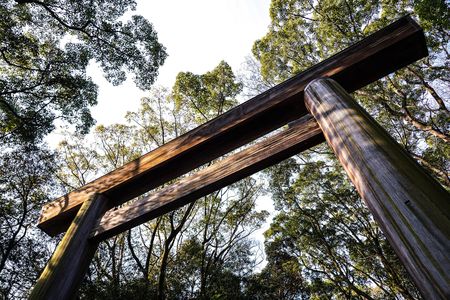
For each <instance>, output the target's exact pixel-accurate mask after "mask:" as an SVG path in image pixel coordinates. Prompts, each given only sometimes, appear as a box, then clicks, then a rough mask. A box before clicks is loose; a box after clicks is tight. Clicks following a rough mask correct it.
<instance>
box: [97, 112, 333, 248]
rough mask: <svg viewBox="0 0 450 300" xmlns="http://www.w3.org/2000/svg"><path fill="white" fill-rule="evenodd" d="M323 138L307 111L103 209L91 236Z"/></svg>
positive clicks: (129, 224)
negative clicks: (280, 128)
mask: <svg viewBox="0 0 450 300" xmlns="http://www.w3.org/2000/svg"><path fill="white" fill-rule="evenodd" d="M323 141H324V137H323V135H322V134H321V130H320V128H319V126H318V125H317V122H316V121H315V120H314V118H313V117H312V116H311V115H309V114H308V115H306V116H304V117H302V118H301V119H300V120H298V121H296V122H293V123H291V124H290V126H289V128H288V129H286V130H283V131H281V132H280V133H277V134H275V135H273V136H271V137H268V138H267V139H265V140H263V141H261V142H259V143H257V144H255V145H252V146H250V147H249V148H247V149H245V150H242V151H241V152H238V153H235V154H232V155H230V156H228V157H226V158H224V159H223V160H221V161H219V162H216V163H215V164H213V165H211V166H209V167H207V168H205V169H202V170H200V171H198V172H197V173H194V174H192V175H190V176H188V177H186V178H183V179H181V180H180V181H179V182H177V183H175V184H172V185H170V186H167V187H165V188H164V189H162V190H161V191H158V192H155V193H153V194H151V195H149V196H147V197H145V198H143V199H140V200H137V201H135V202H133V203H130V204H128V205H125V206H122V207H120V208H118V209H115V210H110V211H108V212H106V213H105V214H104V215H103V217H102V218H101V219H100V220H99V224H98V225H97V226H96V228H95V229H94V230H93V232H92V233H91V236H92V237H93V238H94V239H97V240H102V239H105V238H108V237H111V236H114V235H116V234H118V233H120V232H122V231H125V230H127V229H130V228H133V227H134V226H137V225H139V224H142V223H144V222H146V221H148V220H150V219H153V218H156V217H158V216H161V215H163V214H165V213H167V212H169V211H171V210H174V209H176V208H178V207H180V206H182V205H185V204H187V203H188V202H191V201H194V200H196V199H198V198H200V197H202V196H205V195H208V194H209V193H211V192H214V191H216V190H218V189H220V188H222V187H225V186H227V185H229V184H231V183H234V182H236V181H238V180H240V179H242V178H245V177H247V176H249V175H251V174H253V173H255V172H257V171H259V170H262V169H264V168H266V167H268V166H271V165H273V164H276V163H278V162H280V161H282V160H284V159H286V158H288V157H290V156H292V155H294V154H297V153H299V152H300V151H303V150H305V149H308V148H310V147H312V146H315V145H317V144H319V143H321V142H323Z"/></svg>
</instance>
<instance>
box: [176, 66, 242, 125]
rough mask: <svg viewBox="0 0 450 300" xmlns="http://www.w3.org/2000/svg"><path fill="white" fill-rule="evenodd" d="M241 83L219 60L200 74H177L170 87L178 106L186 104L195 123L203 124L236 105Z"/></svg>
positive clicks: (229, 68)
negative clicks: (207, 70)
mask: <svg viewBox="0 0 450 300" xmlns="http://www.w3.org/2000/svg"><path fill="white" fill-rule="evenodd" d="M241 90H242V84H241V83H239V82H237V81H236V77H235V75H234V74H233V71H232V70H231V67H230V66H229V65H228V64H227V63H226V62H224V61H221V62H220V63H219V65H218V66H217V67H216V68H214V70H212V71H210V72H207V73H205V74H203V75H196V74H193V73H191V72H186V73H184V72H180V73H179V74H178V75H177V79H176V82H175V85H174V87H173V96H174V99H175V103H176V105H177V106H178V107H180V106H183V105H187V106H189V107H190V109H191V110H192V111H193V112H194V114H195V118H196V120H197V122H198V123H203V122H205V121H207V120H210V119H212V118H213V117H216V116H218V115H220V114H221V113H223V112H224V111H227V110H228V109H230V108H231V107H232V106H234V105H236V103H237V101H236V96H237V95H238V94H239V92H241Z"/></svg>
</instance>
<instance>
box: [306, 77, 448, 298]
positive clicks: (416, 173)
mask: <svg viewBox="0 0 450 300" xmlns="http://www.w3.org/2000/svg"><path fill="white" fill-rule="evenodd" d="M305 103H306V107H307V108H308V109H309V110H310V111H311V113H312V115H313V116H314V117H315V118H316V120H317V121H318V123H319V125H320V127H321V128H322V131H323V133H324V135H325V138H326V140H327V142H328V144H330V145H331V147H332V148H333V150H334V152H335V154H336V156H337V157H338V159H339V161H340V162H341V164H342V165H343V167H344V169H345V170H346V172H347V174H348V175H349V177H350V179H351V180H352V182H353V183H354V185H355V187H356V189H357V190H358V192H359V194H360V195H361V197H362V198H363V199H364V201H365V202H366V204H367V206H368V207H369V209H370V211H371V212H372V214H373V215H374V217H375V220H376V221H377V222H378V224H379V225H380V226H381V228H382V229H383V232H384V233H385V235H386V236H387V238H388V240H389V241H390V243H391V245H392V246H393V248H394V249H395V251H396V252H397V254H398V256H399V257H400V259H401V260H402V262H403V263H404V265H405V266H406V269H407V270H408V272H409V274H410V275H411V277H412V278H413V280H414V281H415V283H416V284H417V286H418V287H419V289H420V290H421V292H422V293H423V296H424V298H425V299H450V286H449V284H450V194H449V193H448V192H447V191H446V190H445V189H444V188H443V187H442V186H441V185H440V184H439V183H438V182H437V181H435V180H434V179H433V178H432V177H431V176H429V175H428V174H427V173H426V172H425V171H424V170H423V169H422V167H421V166H419V165H418V164H417V163H416V162H415V161H414V160H413V159H411V157H410V156H409V155H408V153H407V152H406V151H405V150H404V149H403V148H402V147H401V146H400V145H399V144H397V143H396V142H395V141H394V140H393V139H392V137H390V136H389V134H388V133H387V132H386V131H385V130H384V129H383V128H382V127H381V126H380V125H378V124H377V123H376V121H375V120H374V119H372V118H371V117H370V116H369V115H368V114H367V113H366V112H365V111H364V109H363V108H361V107H360V106H359V105H358V104H357V103H356V102H355V101H354V100H353V99H352V98H351V96H350V95H349V94H348V93H347V92H346V91H345V90H344V89H343V88H342V87H340V86H339V84H338V83H336V82H335V81H333V80H331V79H317V80H315V81H313V82H312V83H310V84H309V85H308V87H307V88H306V90H305Z"/></svg>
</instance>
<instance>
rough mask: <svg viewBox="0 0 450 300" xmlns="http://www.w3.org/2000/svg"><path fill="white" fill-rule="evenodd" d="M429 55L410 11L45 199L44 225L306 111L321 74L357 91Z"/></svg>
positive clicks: (139, 188) (145, 187)
mask: <svg viewBox="0 0 450 300" xmlns="http://www.w3.org/2000/svg"><path fill="white" fill-rule="evenodd" d="M426 55H427V49H426V45H425V39H424V35H423V32H422V29H421V28H420V27H419V26H418V25H417V24H416V23H415V22H414V21H413V20H412V19H411V18H410V17H409V16H407V17H404V18H401V19H400V20H398V21H396V22H394V23H392V24H391V25H389V26H387V27H385V28H383V29H381V30H380V31H378V32H376V33H374V34H372V35H370V36H369V37H367V38H365V39H364V40H362V41H360V42H359V43H356V44H354V45H352V46H350V47H349V48H347V49H345V50H343V51H341V52H339V53H338V54H336V55H334V56H332V57H330V58H328V59H327V60H325V61H323V62H321V63H319V64H317V65H315V66H314V67H312V68H310V69H308V70H306V71H304V72H302V73H300V74H298V75H297V76H295V77H293V78H291V79H289V80H287V81H285V82H283V83H281V84H279V85H277V86H275V87H274V88H272V89H270V90H268V91H266V92H264V93H262V94H260V95H258V96H256V97H254V98H252V99H251V100H249V101H247V102H245V103H243V104H241V105H239V106H237V107H235V108H233V109H232V110H230V111H228V112H226V113H224V114H223V115H221V116H219V117H217V118H215V119H214V120H212V121H210V122H207V123H205V124H203V125H201V126H199V127H198V128H196V129H194V130H192V131H190V132H188V133H186V134H185V135H183V136H180V137H179V138H176V139H174V140H172V141H171V142H169V143H167V144H165V145H164V146H162V147H160V148H158V149H155V150H154V151H152V152H149V153H147V154H145V155H144V156H142V157H140V158H138V159H136V160H134V161H132V162H130V163H128V164H126V165H124V166H123V167H121V168H118V169H116V170H114V171H112V172H111V173H108V174H106V175H104V176H102V177H100V178H98V179H96V180H94V181H92V182H91V183H89V184H87V185H86V186H84V187H82V188H80V189H78V190H76V191H73V192H71V193H69V194H67V195H65V196H62V197H60V198H58V199H56V200H55V201H53V202H51V203H48V204H46V205H45V206H44V207H43V209H42V213H41V217H40V220H39V224H38V227H39V228H41V229H42V230H43V231H45V232H46V233H48V234H50V235H55V234H57V233H60V232H63V231H65V230H66V229H67V227H68V226H69V224H70V222H71V220H72V219H73V218H74V216H75V214H76V212H77V211H78V209H79V208H80V206H81V204H82V203H83V201H84V200H85V199H87V198H88V197H89V196H90V195H92V194H93V193H103V194H105V195H106V196H107V197H108V199H110V201H109V202H110V203H108V205H109V206H110V207H111V206H114V205H118V204H122V203H124V202H126V201H128V200H130V199H132V198H134V197H136V196H138V195H141V194H143V193H144V192H147V191H149V190H151V189H152V188H155V187H157V186H159V185H161V184H163V183H164V182H167V181H169V180H171V179H174V178H176V177H178V176H180V175H182V174H184V173H186V172H188V171H190V170H192V169H194V168H196V167H198V166H201V165H202V164H204V163H207V162H209V161H211V160H212V159H215V158H217V157H219V156H221V155H223V154H225V153H227V152H229V151H231V150H233V149H235V148H237V147H240V146H242V145H244V144H246V143H247V142H250V141H252V140H254V139H255V138H258V137H260V136H262V135H264V134H266V133H267V132H270V131H272V130H274V129H276V128H278V127H280V126H282V125H284V124H287V123H288V122H290V121H292V120H295V119H298V118H299V117H301V116H302V115H305V114H306V113H307V112H306V109H305V107H304V104H303V101H298V99H299V98H301V97H302V95H303V90H304V87H305V85H306V84H307V83H308V82H309V81H311V80H313V79H315V78H317V77H321V76H329V77H332V78H334V79H335V80H337V81H338V82H339V83H340V84H341V85H342V86H344V87H345V88H346V89H347V90H348V91H354V90H356V89H358V88H361V87H362V86H364V85H366V84H368V83H371V82H373V81H375V80H377V79H379V78H381V77H383V76H385V75H387V74H389V73H391V72H393V71H395V70H397V69H399V68H401V67H403V66H406V65H408V64H409V63H411V62H414V61H416V60H417V59H419V58H422V57H424V56H426Z"/></svg>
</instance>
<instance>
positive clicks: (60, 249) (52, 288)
mask: <svg viewBox="0 0 450 300" xmlns="http://www.w3.org/2000/svg"><path fill="white" fill-rule="evenodd" d="M106 203H107V201H106V199H104V196H102V195H98V194H94V195H92V196H91V197H89V198H88V199H87V200H86V201H84V203H83V205H82V206H81V208H80V210H79V211H78V213H77V215H76V217H75V219H74V220H73V222H72V224H71V225H70V227H69V229H68V230H67V232H66V234H65V235H64V237H63V239H62V240H61V242H60V243H59V244H58V246H57V247H56V249H55V252H54V253H53V255H52V257H51V258H50V260H49V261H48V263H47V266H46V267H45V269H44V271H43V272H42V274H41V276H40V277H39V279H38V281H37V283H36V285H35V286H34V288H33V290H32V291H31V295H30V299H32V300H44V299H45V300H64V299H72V298H75V294H76V292H77V290H78V286H79V284H80V283H81V280H82V279H83V276H84V274H85V273H86V271H87V269H88V267H89V263H90V262H91V260H92V258H93V256H94V254H95V251H96V250H97V246H98V242H96V241H92V240H89V239H88V238H89V233H90V231H91V230H92V228H93V226H94V225H95V223H96V221H97V219H98V218H99V216H100V215H101V214H102V213H103V212H104V210H105V204H106Z"/></svg>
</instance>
